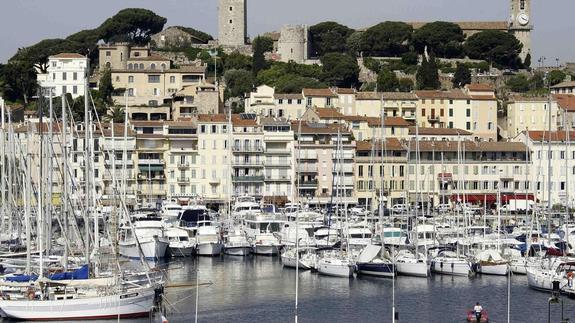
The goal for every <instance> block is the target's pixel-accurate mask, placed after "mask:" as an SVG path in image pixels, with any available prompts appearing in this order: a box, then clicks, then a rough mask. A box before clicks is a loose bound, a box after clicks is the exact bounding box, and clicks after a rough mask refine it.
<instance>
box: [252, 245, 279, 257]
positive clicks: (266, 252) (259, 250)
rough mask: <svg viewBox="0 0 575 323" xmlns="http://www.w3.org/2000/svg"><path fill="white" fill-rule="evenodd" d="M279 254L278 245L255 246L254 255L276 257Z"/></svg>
mask: <svg viewBox="0 0 575 323" xmlns="http://www.w3.org/2000/svg"><path fill="white" fill-rule="evenodd" d="M278 253H279V246H277V245H263V244H259V245H255V246H254V254H256V255H260V256H276V255H277V254H278Z"/></svg>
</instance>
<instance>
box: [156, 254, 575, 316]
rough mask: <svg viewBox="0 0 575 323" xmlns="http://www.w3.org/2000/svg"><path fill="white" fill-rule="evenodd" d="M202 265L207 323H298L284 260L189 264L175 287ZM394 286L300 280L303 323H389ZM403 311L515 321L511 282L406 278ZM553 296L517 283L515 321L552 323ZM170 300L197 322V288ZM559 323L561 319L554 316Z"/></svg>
mask: <svg viewBox="0 0 575 323" xmlns="http://www.w3.org/2000/svg"><path fill="white" fill-rule="evenodd" d="M196 265H199V282H200V284H201V287H200V289H199V293H200V294H199V321H200V322H201V321H203V322H254V321H256V320H257V321H259V322H293V319H294V298H295V270H290V269H283V268H282V266H281V263H280V261H279V259H278V258H268V257H254V256H250V257H246V258H235V257H228V256H222V257H218V258H199V259H193V258H188V259H186V260H184V261H182V260H180V261H176V262H173V263H170V264H168V265H167V266H166V267H167V269H168V273H169V278H170V281H171V283H172V284H178V283H192V284H195V280H196ZM392 286H393V282H392V280H391V279H382V278H367V277H356V278H351V279H342V278H332V277H326V276H319V275H317V274H315V273H312V272H310V271H301V272H300V285H299V291H300V292H299V320H300V321H301V322H351V321H355V322H373V321H378V322H389V321H391V312H392V310H391V306H392ZM395 287H396V294H395V297H396V306H397V310H398V311H399V318H400V322H421V321H424V322H464V321H465V313H466V310H467V309H469V308H470V307H472V306H473V304H475V302H478V301H479V302H481V303H482V305H483V306H484V307H485V308H486V309H487V310H488V312H489V315H490V318H491V321H492V322H506V321H507V278H506V277H496V276H483V277H477V278H471V279H469V278H467V277H452V276H441V275H436V276H432V277H430V278H427V279H425V278H415V277H413V278H412V277H398V279H396V280H395ZM548 297H549V295H548V294H546V293H541V292H537V291H533V290H531V289H529V288H528V287H527V282H526V277H525V276H514V277H512V292H511V300H512V301H511V321H512V322H518V321H519V322H545V321H547V298H548ZM167 299H168V300H169V302H170V303H172V304H174V308H175V309H176V310H177V311H178V312H180V313H179V314H173V313H175V311H170V312H171V313H170V315H169V318H170V322H175V321H189V320H193V319H194V315H195V314H194V313H195V312H194V311H195V288H168V289H167ZM565 315H566V316H567V317H570V318H571V320H574V319H575V302H574V301H573V300H569V299H566V300H565ZM552 317H553V318H552V321H558V320H559V318H560V306H555V307H554V308H553V315H552Z"/></svg>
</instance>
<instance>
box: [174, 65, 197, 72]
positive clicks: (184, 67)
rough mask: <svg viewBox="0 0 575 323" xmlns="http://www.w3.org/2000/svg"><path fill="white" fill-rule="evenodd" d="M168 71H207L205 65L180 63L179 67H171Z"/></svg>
mask: <svg viewBox="0 0 575 323" xmlns="http://www.w3.org/2000/svg"><path fill="white" fill-rule="evenodd" d="M168 72H176V73H206V67H205V66H196V65H180V67H179V68H171V69H169V70H168Z"/></svg>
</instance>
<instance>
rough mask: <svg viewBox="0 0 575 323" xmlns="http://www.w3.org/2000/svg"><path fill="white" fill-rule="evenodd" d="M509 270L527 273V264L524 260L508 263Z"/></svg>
mask: <svg viewBox="0 0 575 323" xmlns="http://www.w3.org/2000/svg"><path fill="white" fill-rule="evenodd" d="M509 267H510V268H511V272H512V273H514V274H517V275H527V265H526V264H525V263H524V262H521V263H519V262H517V263H513V262H512V263H511V264H510V265H509Z"/></svg>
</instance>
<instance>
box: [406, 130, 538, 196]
mask: <svg viewBox="0 0 575 323" xmlns="http://www.w3.org/2000/svg"><path fill="white" fill-rule="evenodd" d="M407 145H408V149H409V152H410V153H409V157H408V160H407V168H408V170H407V174H406V183H407V186H406V190H407V192H408V195H407V196H408V199H409V201H410V202H411V203H415V201H416V200H417V201H420V203H422V204H423V205H425V206H427V205H428V204H429V205H437V204H439V203H451V204H452V205H453V204H454V203H457V202H458V201H467V203H473V204H483V203H484V201H486V202H487V204H488V205H492V204H493V203H495V202H496V201H497V191H498V190H500V191H501V194H502V200H503V203H504V202H505V201H507V200H508V199H513V198H518V199H524V198H526V197H527V198H529V199H533V194H529V190H530V179H529V168H530V166H529V164H528V163H527V161H528V158H529V157H528V156H529V154H530V152H529V149H528V147H527V146H526V145H525V144H523V143H522V142H485V141H482V142H477V141H420V142H419V152H420V163H419V166H418V165H417V162H416V157H417V155H416V152H417V150H416V148H417V146H416V142H415V141H411V142H409V143H408V144H407ZM416 172H417V173H416ZM418 196H419V198H417V197H418Z"/></svg>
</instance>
